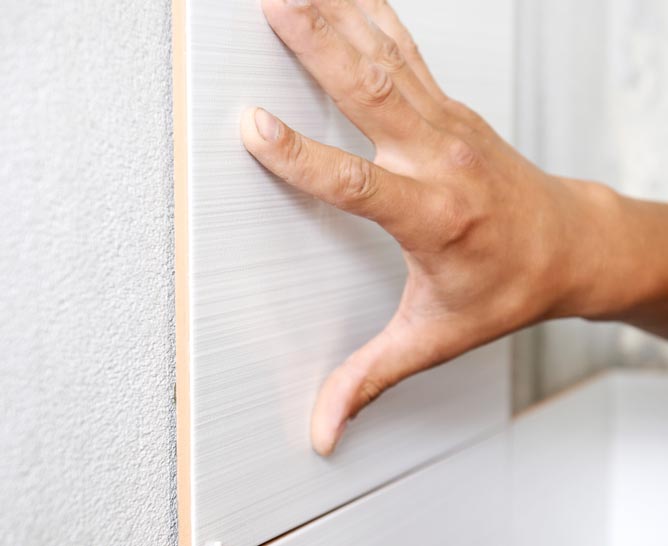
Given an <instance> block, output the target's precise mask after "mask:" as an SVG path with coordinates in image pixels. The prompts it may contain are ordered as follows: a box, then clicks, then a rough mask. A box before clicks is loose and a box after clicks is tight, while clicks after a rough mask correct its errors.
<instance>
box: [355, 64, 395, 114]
mask: <svg viewBox="0 0 668 546" xmlns="http://www.w3.org/2000/svg"><path fill="white" fill-rule="evenodd" d="M363 67H364V68H363V69H362V70H360V71H359V76H358V78H357V84H356V87H357V96H358V98H359V100H360V102H362V103H363V104H364V105H365V106H382V105H384V104H385V103H386V102H387V101H388V99H389V98H390V97H391V95H392V91H393V89H394V83H393V82H392V78H390V76H389V74H388V73H387V72H386V71H385V70H383V68H381V67H380V66H378V65H377V64H371V65H369V64H366V63H364V64H363Z"/></svg>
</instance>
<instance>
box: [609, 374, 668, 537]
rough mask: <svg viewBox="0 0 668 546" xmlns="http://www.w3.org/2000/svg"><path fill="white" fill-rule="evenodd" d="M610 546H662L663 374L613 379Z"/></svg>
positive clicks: (667, 412)
mask: <svg viewBox="0 0 668 546" xmlns="http://www.w3.org/2000/svg"><path fill="white" fill-rule="evenodd" d="M613 396H614V415H615V418H614V427H613V436H612V468H613V472H612V476H611V480H612V482H611V502H610V511H611V514H610V526H611V529H610V537H611V540H610V545H611V546H636V545H637V544H642V545H643V546H665V545H666V544H668V517H667V516H668V374H666V373H665V372H663V373H662V372H650V371H646V372H641V371H635V372H625V373H618V374H617V376H616V377H615V378H614V384H613Z"/></svg>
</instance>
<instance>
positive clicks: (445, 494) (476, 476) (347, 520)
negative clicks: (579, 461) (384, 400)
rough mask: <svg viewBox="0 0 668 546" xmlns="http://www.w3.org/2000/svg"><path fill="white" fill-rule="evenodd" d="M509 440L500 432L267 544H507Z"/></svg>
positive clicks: (308, 545) (333, 545) (506, 545)
mask: <svg viewBox="0 0 668 546" xmlns="http://www.w3.org/2000/svg"><path fill="white" fill-rule="evenodd" d="M507 468H508V443H507V441H506V438H505V436H503V435H497V436H494V437H493V438H491V439H487V440H485V441H483V442H482V443H480V444H477V445H475V446H473V447H471V448H469V449H466V450H464V451H462V452H459V453H457V454H456V455H454V456H452V457H449V458H447V459H445V460H442V461H439V462H437V463H435V464H432V465H430V466H428V467H427V468H425V469H421V470H419V471H417V472H415V473H413V474H411V475H409V476H407V477H404V478H402V479H400V480H399V481H397V482H396V483H393V484H391V485H389V486H387V487H384V488H383V489H381V490H379V491H376V492H374V493H372V494H370V495H367V496H365V497H363V498H362V499H360V500H358V501H356V502H353V503H351V504H349V505H347V506H345V507H344V508H342V509H340V510H337V511H336V512H334V513H332V514H328V515H327V516H325V517H323V518H321V519H319V520H318V521H316V522H314V523H312V524H311V525H307V526H305V527H303V528H301V529H298V530H297V531H295V532H294V533H291V534H290V535H289V536H286V537H284V538H282V539H280V540H277V541H275V542H272V543H271V544H272V546H340V545H344V544H345V545H347V544H360V545H361V544H363V545H364V546H406V545H410V544H419V545H420V546H443V545H449V544H452V545H453V546H454V545H456V546H490V545H492V544H493V545H494V546H511V543H510V542H508V539H509V538H510V534H509V532H510V527H509V523H510V510H511V507H510V504H509V503H508V489H509V486H508V483H507V479H508V473H507Z"/></svg>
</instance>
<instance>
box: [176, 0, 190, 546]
mask: <svg viewBox="0 0 668 546" xmlns="http://www.w3.org/2000/svg"><path fill="white" fill-rule="evenodd" d="M186 58H187V54H186V2H185V0H172V86H173V87H172V97H173V98H172V110H173V120H174V124H173V139H174V243H175V267H176V287H175V291H176V467H177V468H176V480H177V499H178V500H177V502H178V529H179V545H180V546H191V541H192V524H191V493H190V491H191V487H190V485H191V484H190V475H191V472H190V452H191V445H190V324H189V323H190V293H189V279H188V236H189V235H188V132H187V129H188V119H187V117H188V112H187V77H186Z"/></svg>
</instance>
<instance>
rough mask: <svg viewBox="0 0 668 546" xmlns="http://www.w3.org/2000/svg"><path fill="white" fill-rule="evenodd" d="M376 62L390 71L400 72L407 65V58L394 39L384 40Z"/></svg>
mask: <svg viewBox="0 0 668 546" xmlns="http://www.w3.org/2000/svg"><path fill="white" fill-rule="evenodd" d="M375 60H376V62H377V63H378V64H379V65H381V66H382V67H383V68H385V70H386V71H388V72H390V73H391V72H398V71H399V70H401V69H402V68H403V67H404V66H405V65H406V60H405V58H404V56H403V54H402V53H401V50H400V49H399V44H397V42H395V41H394V40H392V39H391V38H390V39H387V40H382V41H381V43H380V45H379V47H378V51H377V53H376V58H375Z"/></svg>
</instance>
